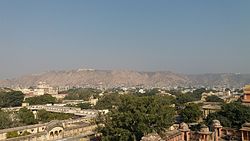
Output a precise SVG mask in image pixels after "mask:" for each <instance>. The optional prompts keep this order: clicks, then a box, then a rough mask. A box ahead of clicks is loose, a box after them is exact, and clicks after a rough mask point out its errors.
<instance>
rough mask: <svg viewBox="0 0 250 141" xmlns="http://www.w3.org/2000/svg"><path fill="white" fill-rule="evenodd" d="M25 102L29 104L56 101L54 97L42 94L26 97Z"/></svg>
mask: <svg viewBox="0 0 250 141" xmlns="http://www.w3.org/2000/svg"><path fill="white" fill-rule="evenodd" d="M25 102H27V103H29V104H30V105H43V104H51V103H52V104H53V103H56V98H55V97H53V96H51V95H50V94H44V95H41V96H35V97H30V98H26V99H25Z"/></svg>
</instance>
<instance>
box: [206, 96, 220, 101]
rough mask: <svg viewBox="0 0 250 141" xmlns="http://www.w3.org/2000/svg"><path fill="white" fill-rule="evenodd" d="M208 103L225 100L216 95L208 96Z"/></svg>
mask: <svg viewBox="0 0 250 141" xmlns="http://www.w3.org/2000/svg"><path fill="white" fill-rule="evenodd" d="M206 101H207V102H224V100H223V99H221V98H219V97H218V96H216V95H211V96H208V97H207V98H206Z"/></svg>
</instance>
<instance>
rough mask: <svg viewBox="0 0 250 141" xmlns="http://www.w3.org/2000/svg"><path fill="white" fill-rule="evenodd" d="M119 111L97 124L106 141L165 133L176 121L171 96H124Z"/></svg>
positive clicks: (125, 139) (121, 98)
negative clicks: (99, 124) (152, 133)
mask: <svg viewBox="0 0 250 141" xmlns="http://www.w3.org/2000/svg"><path fill="white" fill-rule="evenodd" d="M119 98H120V102H117V103H116V104H117V105H116V106H117V107H115V108H112V107H109V108H112V110H111V112H109V113H108V114H107V115H105V116H104V117H101V116H100V117H99V118H98V119H97V123H102V124H104V125H105V126H100V127H99V131H100V132H101V133H102V134H103V138H102V139H103V140H104V141H105V140H107V141H111V140H112V141H117V140H122V141H130V140H138V141H139V140H140V139H141V137H142V136H143V135H144V134H147V133H151V132H158V133H160V132H161V131H164V129H166V128H168V127H170V126H171V125H172V124H173V122H174V115H175V110H174V108H172V107H171V106H170V105H171V104H172V103H171V100H169V99H168V98H169V97H164V96H140V97H139V96H134V95H124V96H120V97H119Z"/></svg>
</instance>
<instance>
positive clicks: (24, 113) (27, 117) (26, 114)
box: [18, 108, 37, 125]
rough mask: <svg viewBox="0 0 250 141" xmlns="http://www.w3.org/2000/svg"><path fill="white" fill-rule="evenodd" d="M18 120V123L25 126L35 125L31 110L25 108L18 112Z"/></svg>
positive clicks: (35, 121)
mask: <svg viewBox="0 0 250 141" xmlns="http://www.w3.org/2000/svg"><path fill="white" fill-rule="evenodd" d="M18 118H19V119H20V122H22V123H24V124H26V125H31V124H36V123H37V120H36V119H35V116H34V114H33V113H32V111H31V110H29V109H27V108H21V109H20V110H19V111H18Z"/></svg>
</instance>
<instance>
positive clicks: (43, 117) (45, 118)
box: [37, 109, 74, 123]
mask: <svg viewBox="0 0 250 141" xmlns="http://www.w3.org/2000/svg"><path fill="white" fill-rule="evenodd" d="M73 116H74V115H73V114H66V113H53V112H48V111H46V110H44V109H42V110H39V111H38V112H37V118H38V121H41V122H44V123H45V122H50V121H51V120H66V119H70V118H72V117H73Z"/></svg>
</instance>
